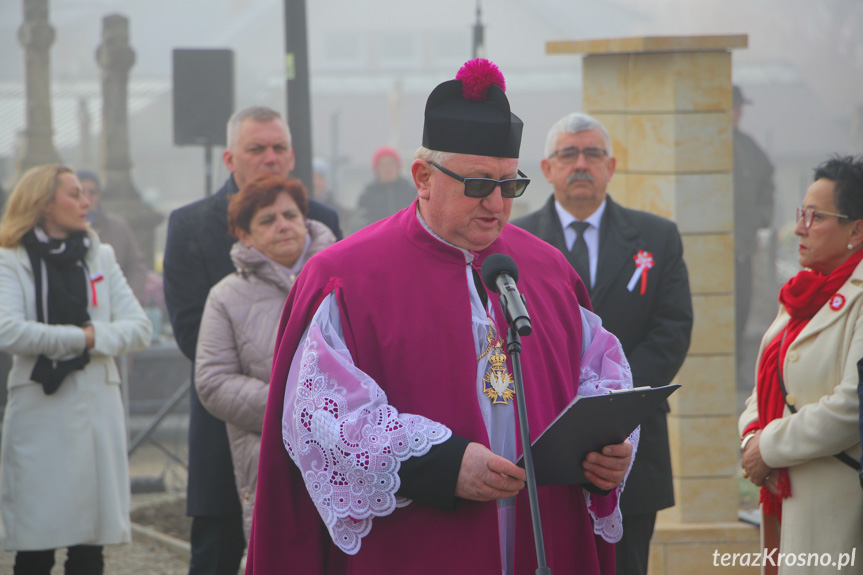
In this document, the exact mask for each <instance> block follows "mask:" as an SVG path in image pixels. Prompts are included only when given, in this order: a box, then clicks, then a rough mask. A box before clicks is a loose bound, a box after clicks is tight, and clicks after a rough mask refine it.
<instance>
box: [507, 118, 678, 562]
mask: <svg viewBox="0 0 863 575" xmlns="http://www.w3.org/2000/svg"><path fill="white" fill-rule="evenodd" d="M541 165H542V171H543V174H545V177H546V179H547V180H548V181H549V182H550V183H551V184H552V186H553V187H554V194H553V195H552V197H550V198H549V200H548V202H547V203H546V204H545V205H544V206H543V207H542V208H540V209H539V210H538V211H536V212H534V213H532V214H529V215H527V216H525V217H523V218H520V219H517V220H515V221H513V223H514V224H515V225H517V226H519V227H522V228H524V229H525V230H527V231H529V232H531V233H533V234H534V235H536V236H538V237H539V238H541V239H544V240H545V241H547V242H548V243H550V244H552V245H553V246H555V247H557V248H558V249H559V250H560V251H561V252H563V254H564V255H565V256H566V257H567V259H569V262H570V263H571V264H572V265H573V267H574V268H575V270H576V271H577V272H578V274H579V275H580V276H581V277H582V279H583V280H584V283H585V284H586V285H587V286H588V287H589V289H590V301H591V303H592V305H593V311H594V312H595V313H596V314H597V315H599V317H600V318H602V323H603V326H604V327H605V329H607V330H608V331H610V332H611V333H613V334H614V335H616V336H617V338H618V339H619V340H620V343H621V344H622V346H623V351H624V353H626V357H627V359H629V363H630V366H631V367H632V380H633V385H635V386H651V387H657V386H662V385H666V384H669V383H671V380H672V379H673V378H674V376H675V375H676V374H677V371H678V369H680V366H681V364H682V363H683V359H684V358H685V357H686V351H687V350H688V349H689V339H690V334H691V331H692V299H691V296H690V293H689V277H688V275H687V272H686V265H685V264H684V262H683V245H682V243H681V240H680V234H679V233H678V231H677V226H676V225H675V224H674V223H673V222H671V221H669V220H666V219H663V218H660V217H658V216H655V215H652V214H648V213H646V212H641V211H637V210H630V209H627V208H624V207H622V206H620V205H618V204H616V203H615V202H614V201H613V200H612V199H611V197H610V196H608V195H607V194H606V187H607V185H608V182H609V180H610V179H611V177H612V175H614V168H615V165H616V161H615V158H614V156H613V155H612V149H611V139H610V138H609V135H608V131H607V130H606V129H605V128H604V127H603V126H602V124H600V123H599V122H597V121H596V120H595V119H593V118H591V117H590V116H587V115H585V114H570V115H568V116H565V117H564V118H562V119H561V120H559V121H558V122H557V123H556V124H555V125H554V126H552V128H551V130H550V132H549V134H548V137H547V139H546V149H545V159H543V160H542V164H541ZM667 411H668V405H667V404H665V405H664V406H663V407H662V408H658V409H657V410H656V411H655V412H654V413H651V414H649V416H648V417H647V419H646V420H645V421H644V423H643V424H642V426H641V439H640V442H639V445H638V453H637V454H636V457H635V463H634V464H633V467H632V471H631V473H630V475H629V478H628V479H627V481H626V488H625V489H624V491H623V496H622V498H621V502H620V507H621V511H622V513H623V538H622V539H621V540H620V542H619V543H618V544H617V546H616V555H617V573H618V575H623V574H626V575H630V574H636V573H638V574H643V573H646V572H647V559H648V555H649V551H650V539H651V537H652V536H653V526H654V522H655V519H656V512H657V511H659V510H660V509H664V508H666V507H670V506H672V505H674V490H673V486H672V478H671V454H670V451H669V446H668V427H667V423H666V412H667Z"/></svg>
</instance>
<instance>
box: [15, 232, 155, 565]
mask: <svg viewBox="0 0 863 575" xmlns="http://www.w3.org/2000/svg"><path fill="white" fill-rule="evenodd" d="M89 235H90V240H91V242H92V244H91V247H90V249H89V250H88V252H87V257H86V262H87V266H88V267H89V271H90V274H91V276H92V277H97V276H98V274H103V276H104V279H103V280H101V281H97V282H95V283H93V284H92V285H93V286H95V290H96V301H97V303H98V305H94V302H93V296H92V295H91V296H90V303H89V305H88V307H87V311H88V312H89V314H90V319H91V321H92V324H93V328H94V332H95V345H94V347H93V348H92V349H91V350H90V363H88V364H87V366H86V367H85V368H84V369H83V370H79V371H74V372H72V373H71V374H70V375H68V376H67V377H66V379H65V380H63V383H62V385H60V389H59V390H57V392H56V393H54V394H53V395H45V393H44V391H43V390H42V385H41V384H39V383H35V382H33V381H30V373H31V371H32V369H33V365H34V364H35V362H36V358H37V357H38V356H39V354H45V355H46V356H48V357H49V358H52V359H67V358H70V357H73V356H75V355H79V354H80V353H81V352H82V351H83V350H84V346H85V338H84V331H83V330H82V329H81V328H79V327H77V326H72V325H50V324H44V323H39V322H37V321H36V302H35V291H34V287H33V271H32V268H31V265H30V259H29V258H28V256H27V251H26V250H25V249H24V247H23V246H20V245H19V246H18V247H17V248H0V349H2V350H3V351H5V352H8V353H10V354H12V355H13V356H14V357H13V364H12V370H11V371H10V372H9V378H8V380H7V388H8V399H7V404H6V410H5V414H4V418H3V440H2V461H0V515H2V524H0V538H2V539H3V546H4V548H5V549H7V550H24V551H26V550H31V551H32V550H41V549H54V548H57V547H67V546H70V545H79V544H87V545H107V544H112V543H123V542H128V541H129V540H130V525H129V497H130V495H129V464H128V458H127V455H126V426H125V420H124V410H123V405H122V402H121V397H120V374H119V372H118V370H117V366H116V364H115V363H114V359H113V356H116V355H120V354H124V353H128V352H131V351H135V350H139V349H143V348H145V347H147V344H148V343H149V341H150V336H151V334H152V329H153V328H152V325H151V324H150V321H149V320H148V319H147V316H146V315H145V314H144V310H143V309H141V306H140V304H139V303H138V300H137V299H135V296H134V294H133V293H132V290H131V289H130V288H129V285H128V284H127V283H126V279H125V278H124V277H123V272H122V271H120V266H119V265H117V260H116V258H115V256H114V250H113V249H112V248H111V247H110V246H108V245H104V244H101V245H100V242H99V238H98V236H97V235H96V234H95V233H93V232H91V233H90V234H89ZM88 290H90V287H89V286H88ZM91 293H92V292H91Z"/></svg>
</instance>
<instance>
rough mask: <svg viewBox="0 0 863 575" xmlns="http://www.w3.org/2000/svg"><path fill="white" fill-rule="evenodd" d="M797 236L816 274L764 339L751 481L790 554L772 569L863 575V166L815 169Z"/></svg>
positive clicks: (800, 281)
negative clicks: (862, 384)
mask: <svg viewBox="0 0 863 575" xmlns="http://www.w3.org/2000/svg"><path fill="white" fill-rule="evenodd" d="M794 231H795V234H797V236H798V237H799V246H798V253H799V262H800V265H801V266H802V267H803V268H805V269H803V270H802V271H800V272H799V273H798V274H797V275H796V276H795V277H793V278H791V279H790V280H789V281H788V282H787V283H786V284H785V285H784V286H783V287H782V289H781V290H780V292H779V303H780V307H779V314H778V315H777V316H776V319H775V320H774V321H773V324H772V325H771V326H770V328H769V329H768V330H767V333H766V334H765V335H764V338H763V339H762V341H761V350H760V352H759V355H758V357H759V361H758V367H757V372H756V388H755V391H754V392H753V394H752V396H751V397H750V398H749V399H748V400H747V403H746V409H745V411H744V412H743V414H742V415H741V416H740V421H739V424H738V426H739V432H740V435H741V438H742V439H741V442H742V443H741V445H742V448H743V456H742V466H743V476H744V477H748V478H749V480H750V481H752V482H753V483H754V484H755V485H759V486H761V510H762V516H763V520H762V524H761V533H762V540H763V543H764V548H765V549H767V550H768V553H769V551H770V550H771V549H775V548H778V551H777V552H775V553H774V554H773V555H771V556H770V558H769V559H768V558H766V557H765V558H763V559H765V560H764V561H762V565H763V568H762V569H763V572H764V573H776V572H778V573H780V574H783V575H786V574H791V573H800V574H804V573H805V574H806V575H812V574H821V573H835V572H836V570H837V566H839V568H840V569H841V570H842V572H843V573H856V574H858V575H859V574H861V573H863V560H861V559H863V556H859V557H858V556H857V555H859V553H857V551H858V550H857V549H856V548H857V547H859V546H860V544H861V543H863V493H861V490H860V486H859V485H858V479H857V473H856V472H855V469H854V467H855V465H857V466H859V464H858V463H857V461H858V460H859V459H860V436H859V434H858V428H857V422H858V398H857V381H858V372H857V361H858V360H859V359H860V358H861V357H863V263H861V261H863V161H860V160H854V159H853V158H850V157H848V158H834V159H832V160H829V161H827V162H825V163H823V164H821V165H820V166H819V167H818V168H817V169H816V170H815V178H814V183H813V184H812V185H811V186H810V187H809V189H808V190H807V192H806V195H805V197H804V198H803V205H802V206H801V207H800V208H798V209H797V227H796V228H795V230H794ZM858 468H859V467H858ZM780 553H781V554H782V555H781V556H780V555H779V554H780ZM852 554H853V555H852ZM774 563H775V565H774ZM843 563H844V564H843Z"/></svg>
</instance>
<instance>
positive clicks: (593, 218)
mask: <svg viewBox="0 0 863 575" xmlns="http://www.w3.org/2000/svg"><path fill="white" fill-rule="evenodd" d="M607 201H608V200H607V198H606V199H603V200H602V203H601V204H599V207H598V208H596V211H595V212H593V213H592V214H590V215H589V216H588V217H587V219H585V220H578V219H577V218H576V217H575V216H573V215H572V214H571V213H569V212H568V211H566V208H564V207H563V206H562V205H561V203H560V202H559V201H557V200H556V199H555V200H554V209H555V210H556V211H557V217H558V218H559V219H560V225H561V226H563V229H566V228H568V227H569V224H571V223H572V222H577V221H583V222H587V223H589V224H590V225H591V226H593V227H594V228H596V229H597V230H599V224H600V223H602V215H603V214H604V213H605V204H606V202H607Z"/></svg>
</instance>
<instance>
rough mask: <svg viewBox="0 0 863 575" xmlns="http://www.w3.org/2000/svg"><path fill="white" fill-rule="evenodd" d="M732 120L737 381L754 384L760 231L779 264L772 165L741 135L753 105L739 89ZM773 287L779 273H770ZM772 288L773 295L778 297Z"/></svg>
mask: <svg viewBox="0 0 863 575" xmlns="http://www.w3.org/2000/svg"><path fill="white" fill-rule="evenodd" d="M732 99H733V101H732V107H733V109H732V113H731V119H732V122H733V124H734V258H735V266H734V279H735V285H734V290H735V320H736V324H735V325H736V328H737V331H736V335H737V370H738V379H745V380H746V381H748V382H750V383H751V381H752V374H751V373H749V372H748V370H746V369H745V367H744V366H743V357H744V354H743V352H742V350H743V349H744V347H745V343H746V342H745V341H744V334H745V333H746V322H747V320H748V318H749V310H750V308H751V305H750V304H751V302H752V299H753V293H752V291H753V290H752V258H753V256H754V255H755V253H756V251H757V250H758V230H759V229H761V228H770V229H771V241H770V242H768V243H769V246H768V247H769V248H772V250H773V252H774V253H773V256H774V257H770V258H768V261H770V262H771V265H775V264H773V262H775V261H776V258H775V241H774V240H773V239H772V226H773V193H774V186H773V164H771V163H770V158H768V157H767V154H766V153H765V152H764V150H762V149H761V147H760V146H759V145H758V144H757V143H756V142H755V140H753V139H752V137H750V136H749V135H748V134H746V133H744V132H742V131H740V119H741V117H742V116H743V106H744V105H745V104H751V103H752V102H751V101H750V100H748V99H746V97H745V96H744V95H743V91H742V90H741V89H740V87H739V86H734V88H733V98H732ZM766 276H767V277H768V278H770V280H771V283H772V281H774V280H775V277H776V273H775V270H774V272H773V273H769V272H768V273H767V274H766ZM774 289H775V288H773V287H772V286H771V290H770V291H771V293H775V292H774V291H773V290H774Z"/></svg>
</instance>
